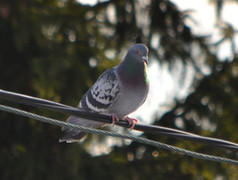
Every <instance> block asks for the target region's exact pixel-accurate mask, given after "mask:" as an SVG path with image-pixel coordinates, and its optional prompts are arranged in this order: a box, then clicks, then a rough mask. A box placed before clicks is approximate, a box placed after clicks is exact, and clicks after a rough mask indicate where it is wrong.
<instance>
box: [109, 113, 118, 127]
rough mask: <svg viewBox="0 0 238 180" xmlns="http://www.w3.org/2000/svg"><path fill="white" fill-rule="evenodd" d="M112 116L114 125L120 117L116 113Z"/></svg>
mask: <svg viewBox="0 0 238 180" xmlns="http://www.w3.org/2000/svg"><path fill="white" fill-rule="evenodd" d="M111 117H112V125H114V124H115V123H116V122H117V121H119V117H118V116H117V115H116V114H115V113H112V114H111Z"/></svg>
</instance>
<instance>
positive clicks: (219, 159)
mask: <svg viewBox="0 0 238 180" xmlns="http://www.w3.org/2000/svg"><path fill="white" fill-rule="evenodd" d="M0 110H2V111H6V112H10V113H14V114H17V115H21V116H25V117H28V118H32V119H35V120H38V121H41V122H45V123H49V124H52V125H56V126H61V127H66V128H73V129H76V130H80V131H84V132H86V133H93V134H98V135H104V136H113V137H117V138H122V139H131V140H133V141H136V142H139V143H143V144H148V145H151V146H155V147H157V148H161V149H166V150H169V151H174V152H177V153H182V154H184V155H186V156H192V157H196V158H200V159H205V160H210V161H216V162H223V163H228V164H233V165H237V166H238V161H236V160H232V159H227V158H222V157H217V156H211V155H206V154H202V153H197V152H193V151H188V150H185V149H182V148H177V147H174V146H171V145H167V144H164V143H160V142H157V141H153V140H149V139H146V138H141V137H136V136H132V135H125V134H119V133H115V132H110V131H103V130H98V129H92V128H87V127H82V126H78V125H74V124H70V123H67V122H62V121H58V120H55V119H52V118H47V117H44V116H40V115H37V114H33V113H30V112H27V111H23V110H20V109H16V108H12V107H8V106H4V105H0Z"/></svg>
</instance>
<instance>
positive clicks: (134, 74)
mask: <svg viewBox="0 0 238 180" xmlns="http://www.w3.org/2000/svg"><path fill="white" fill-rule="evenodd" d="M147 65H148V48H147V47H146V46H145V45H144V44H135V45H133V46H132V47H131V48H130V49H129V51H128V52H127V54H126V56H125V58H124V60H123V61H122V62H121V63H120V64H119V65H117V66H115V67H113V68H111V69H108V70H106V71H105V72H104V73H103V74H102V75H101V76H99V78H98V80H97V81H96V82H95V83H94V84H93V86H92V87H91V88H90V89H89V90H88V91H87V92H86V93H85V94H84V95H83V97H82V99H81V100H80V102H79V105H78V108H80V109H83V110H85V111H90V112H97V113H101V114H106V115H110V116H111V118H112V124H115V122H116V121H118V120H119V119H123V120H125V121H127V122H128V123H129V124H130V126H131V129H133V128H134V126H135V124H136V122H137V120H136V119H133V118H129V117H128V115H129V114H130V113H132V112H134V111H135V110H137V109H138V108H139V107H140V106H141V105H142V104H143V103H144V102H145V100H146V98H147V95H148V91H149V80H148V77H147ZM67 122H68V123H72V124H76V125H79V126H84V127H89V128H99V127H102V126H104V125H105V123H101V122H95V121H91V120H87V119H83V118H80V117H77V116H70V117H69V118H68V119H67ZM62 131H63V133H64V135H63V137H62V138H61V139H60V140H59V142H67V143H71V142H77V141H80V140H81V139H82V138H83V137H84V136H85V135H86V133H85V132H82V131H79V130H75V129H71V128H63V129H62Z"/></svg>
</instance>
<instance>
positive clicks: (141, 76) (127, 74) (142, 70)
mask: <svg viewBox="0 0 238 180" xmlns="http://www.w3.org/2000/svg"><path fill="white" fill-rule="evenodd" d="M117 74H118V75H119V77H120V78H121V79H122V82H126V83H129V84H132V85H133V84H138V83H140V84H141V83H143V84H144V83H148V77H147V64H146V63H142V62H138V61H130V59H127V60H125V61H123V62H122V63H121V64H120V65H119V66H118V68H117Z"/></svg>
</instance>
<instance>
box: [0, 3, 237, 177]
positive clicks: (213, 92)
mask: <svg viewBox="0 0 238 180" xmlns="http://www.w3.org/2000/svg"><path fill="white" fill-rule="evenodd" d="M211 2H213V5H214V7H215V8H216V10H217V21H218V22H219V20H220V13H221V10H222V7H223V5H224V3H225V1H223V0H213V1H211ZM235 2H237V1H235ZM226 3H229V1H228V2H226ZM112 5H113V6H114V7H115V9H116V22H111V21H110V20H109V18H108V15H107V8H108V7H109V6H112ZM128 7H129V8H128ZM144 8H146V10H147V11H148V12H149V17H150V20H151V22H150V23H149V27H148V28H149V34H146V35H145V33H143V29H142V28H141V27H139V26H138V25H137V23H136V20H137V19H138V17H137V16H136V13H135V2H134V1H132V0H124V1H123V0H110V1H107V2H102V3H98V4H96V5H94V6H87V5H82V4H79V3H77V2H76V1H74V0H62V1H60V0H50V1H46V0H12V1H8V0H1V1H0V88H1V89H4V90H9V91H14V92H18V93H23V94H27V95H31V96H36V97H40V98H44V99H49V100H53V101H57V102H61V103H64V104H68V105H72V106H76V105H77V103H78V101H79V99H80V97H81V96H82V95H83V94H84V93H85V92H86V90H87V89H88V88H89V87H90V86H91V85H92V83H93V82H94V81H95V80H96V79H97V77H98V76H99V75H100V74H101V73H102V72H103V71H104V70H106V69H108V68H111V67H112V66H114V65H116V64H118V62H119V61H120V56H119V53H122V50H125V49H128V48H129V46H131V45H132V44H134V43H136V42H143V43H145V44H146V45H148V47H149V49H150V56H153V57H155V58H156V59H158V61H159V63H160V64H163V63H169V64H170V68H171V71H172V69H173V68H175V67H174V66H173V65H174V61H175V59H180V61H181V62H182V63H183V65H184V66H185V67H186V65H187V64H188V63H192V64H193V67H194V69H196V72H195V74H196V75H195V77H194V80H193V84H192V87H193V88H194V90H193V91H191V93H189V94H188V95H187V97H186V98H185V99H183V100H178V99H175V100H174V102H175V103H174V104H172V105H171V106H170V109H169V111H168V112H166V113H165V114H164V115H163V116H162V117H160V118H158V119H155V123H154V124H157V125H161V126H167V127H172V128H177V127H176V126H175V120H176V119H177V118H181V119H182V121H183V123H184V128H183V129H182V130H185V131H188V132H193V133H197V134H200V135H206V136H211V137H216V138H221V139H226V140H229V141H233V142H238V131H237V128H238V111H237V107H238V90H237V89H238V79H237V77H238V56H237V53H235V50H234V40H233V38H234V36H235V34H236V33H237V31H236V30H235V29H234V28H233V26H232V25H230V24H227V23H226V22H223V25H222V26H218V28H220V31H221V32H222V33H223V35H224V36H223V37H224V38H222V39H221V40H220V41H218V42H217V43H215V44H211V43H209V42H208V37H202V36H196V35H194V34H192V32H191V29H190V27H188V26H186V24H184V21H185V19H186V18H189V17H190V13H191V12H190V11H186V12H181V11H179V10H178V8H177V7H176V6H175V5H174V4H173V3H172V2H170V1H163V0H157V1H156V0H152V1H151V2H150V3H149V4H148V6H146V7H144ZM155 33H157V34H158V35H159V36H160V42H159V45H160V46H159V48H153V47H151V46H150V45H151V43H150V42H151V41H152V35H153V34H155ZM224 41H228V42H230V43H231V48H233V56H232V57H230V58H229V59H228V58H227V59H219V58H218V56H217V54H216V53H215V52H216V49H217V48H218V45H220V44H222V43H223V42H224ZM194 45H196V47H197V48H198V50H199V51H200V53H201V55H202V57H204V59H203V60H204V62H205V64H206V65H207V66H208V67H209V69H210V70H211V72H210V73H208V74H203V73H202V71H201V66H200V65H199V63H198V62H197V60H196V59H194V58H193V54H192V47H194ZM106 50H115V58H114V60H111V59H109V58H108V57H107V56H105V54H104V52H105V51H106ZM161 50H162V51H161ZM90 58H94V59H95V60H96V61H97V64H96V66H92V65H91V66H90V64H89V60H90ZM181 83H184V82H183V81H182V80H181ZM1 103H4V104H10V105H13V106H15V107H20V108H23V109H26V110H29V111H31V112H35V113H39V114H41V115H45V116H50V117H54V118H57V119H59V120H65V118H66V116H64V115H62V114H55V113H53V112H50V111H46V110H42V109H38V108H31V107H25V106H22V105H17V104H14V103H8V102H5V101H2V100H1ZM178 112H179V113H178ZM195 118H196V123H195V121H194V119H195ZM204 120H206V121H209V122H210V123H213V124H215V125H216V128H215V130H214V131H209V130H206V129H203V128H202V126H201V124H202V121H204ZM60 136H61V131H60V128H59V127H56V126H52V125H48V124H43V123H40V122H37V121H35V120H32V119H27V118H23V117H20V116H17V115H13V114H9V113H5V112H0V179H2V180H5V179H24V180H31V179H35V180H37V179H58V180H60V179H118V180H119V179H125V180H126V179H128V180H129V179H133V180H136V179H215V178H218V177H222V178H223V179H236V177H238V170H237V167H235V166H232V165H227V164H221V163H217V162H212V161H206V160H200V159H197V158H191V157H186V156H183V155H179V154H176V153H171V152H167V151H164V150H158V149H156V148H155V147H151V146H147V145H143V144H139V143H131V144H130V145H124V146H121V147H117V146H115V147H114V148H113V150H112V152H111V153H109V154H107V155H101V156H97V157H92V156H91V155H90V154H88V152H87V151H85V148H84V146H85V145H86V144H88V143H90V138H88V140H86V142H85V143H83V144H77V143H74V144H64V143H58V138H59V137H60ZM145 137H147V138H151V139H154V140H158V141H160V142H164V143H168V144H171V145H175V146H178V147H182V148H186V149H189V150H193V151H196V152H202V153H209V154H213V155H217V156H223V157H224V156H225V157H228V158H233V159H237V154H236V153H233V152H230V151H225V150H223V149H219V148H211V147H208V146H203V145H200V144H197V143H190V142H187V141H183V140H177V139H173V138H167V137H160V136H159V137H157V136H152V135H148V134H147V135H145ZM102 140H103V139H102ZM141 148H142V149H143V153H142V155H140V156H138V153H141V151H140V150H141ZM157 151H158V152H159V156H157V157H155V156H153V154H154V153H155V152H157ZM128 157H134V158H132V159H131V158H128Z"/></svg>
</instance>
